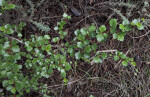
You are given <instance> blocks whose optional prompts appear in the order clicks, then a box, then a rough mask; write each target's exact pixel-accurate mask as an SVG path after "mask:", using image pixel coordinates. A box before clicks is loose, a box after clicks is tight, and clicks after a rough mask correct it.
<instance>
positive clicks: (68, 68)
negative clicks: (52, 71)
mask: <svg viewBox="0 0 150 97" xmlns="http://www.w3.org/2000/svg"><path fill="white" fill-rule="evenodd" d="M70 69H71V65H70V64H69V63H66V64H65V70H67V71H69V70H70Z"/></svg>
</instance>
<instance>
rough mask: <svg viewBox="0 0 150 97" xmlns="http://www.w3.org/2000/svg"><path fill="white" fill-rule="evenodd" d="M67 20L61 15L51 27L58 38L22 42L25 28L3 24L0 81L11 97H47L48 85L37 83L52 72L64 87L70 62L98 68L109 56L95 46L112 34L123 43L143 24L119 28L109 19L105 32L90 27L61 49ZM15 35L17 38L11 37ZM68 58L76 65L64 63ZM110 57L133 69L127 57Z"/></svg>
mask: <svg viewBox="0 0 150 97" xmlns="http://www.w3.org/2000/svg"><path fill="white" fill-rule="evenodd" d="M8 6H9V7H8ZM14 7H15V5H12V4H7V3H5V2H4V4H2V8H1V10H5V9H13V8H14ZM69 19H71V17H70V16H68V15H67V14H66V13H64V14H63V18H62V20H61V21H60V22H58V23H57V26H56V27H54V30H55V31H56V33H58V34H59V36H57V37H50V36H49V35H47V34H46V35H44V36H35V35H33V34H32V35H31V38H29V39H22V32H21V30H22V29H23V27H24V26H25V23H24V22H20V24H19V25H10V24H4V25H3V26H1V27H0V37H1V38H0V60H1V61H0V81H1V82H2V85H3V87H4V88H6V90H8V91H10V92H11V93H12V95H18V97H19V96H20V95H23V94H24V93H29V92H30V91H39V92H41V93H43V95H45V96H46V93H47V89H46V88H47V84H45V83H42V82H39V81H40V79H42V78H47V79H48V78H50V76H51V75H52V74H53V70H54V69H55V70H57V71H59V72H60V75H61V77H62V79H63V81H64V84H67V82H68V79H67V72H68V71H69V70H70V69H71V65H72V63H73V62H75V63H76V62H77V61H79V60H84V61H85V62H88V63H89V64H91V62H94V63H95V64H98V63H102V62H103V60H104V59H106V58H107V56H108V53H109V52H105V51H104V52H102V51H99V50H98V44H99V43H101V42H105V41H106V40H107V38H108V37H111V34H112V37H113V39H117V40H118V41H124V37H125V35H126V32H128V31H132V28H133V27H134V26H136V27H137V29H138V30H143V29H144V26H143V25H142V23H140V21H139V20H136V19H135V20H133V21H132V22H131V23H129V22H127V21H123V22H122V24H119V25H118V23H117V20H116V19H111V20H110V21H109V25H110V28H106V26H105V25H101V26H100V27H99V28H96V26H95V25H94V24H92V25H91V26H89V28H88V29H87V28H80V29H77V30H75V31H74V37H73V39H72V41H68V42H66V43H64V44H63V45H61V44H60V43H59V41H60V40H62V39H64V38H65V37H66V36H67V32H65V31H64V27H65V24H66V23H67V21H68V20H69ZM109 29H110V33H109V31H108V30H109ZM47 31H49V30H47ZM15 34H17V36H15V37H12V36H13V35H15ZM91 39H95V40H97V42H96V43H92V42H91V41H90V40H91ZM52 43H53V44H52ZM68 56H70V57H72V58H73V59H75V61H70V60H67V58H68ZM113 56H114V60H115V61H118V60H120V59H122V65H123V66H128V64H129V63H130V64H132V65H133V66H135V65H136V63H135V62H134V61H133V58H130V57H127V56H126V55H125V54H123V53H122V52H119V51H117V50H116V51H115V53H114V55H113ZM91 96H92V95H91ZM46 97H48V96H46Z"/></svg>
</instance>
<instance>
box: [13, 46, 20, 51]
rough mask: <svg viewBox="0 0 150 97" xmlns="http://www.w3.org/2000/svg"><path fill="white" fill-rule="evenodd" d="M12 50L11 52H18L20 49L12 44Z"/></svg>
mask: <svg viewBox="0 0 150 97" xmlns="http://www.w3.org/2000/svg"><path fill="white" fill-rule="evenodd" d="M12 51H13V52H19V51H20V48H19V46H17V45H15V46H13V47H12Z"/></svg>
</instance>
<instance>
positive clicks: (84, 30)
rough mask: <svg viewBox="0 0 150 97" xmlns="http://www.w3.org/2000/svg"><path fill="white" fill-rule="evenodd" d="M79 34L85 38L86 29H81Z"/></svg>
mask: <svg viewBox="0 0 150 97" xmlns="http://www.w3.org/2000/svg"><path fill="white" fill-rule="evenodd" d="M80 32H81V34H82V35H84V36H85V35H86V34H87V29H86V28H81V29H80Z"/></svg>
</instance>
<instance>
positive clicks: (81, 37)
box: [77, 35, 85, 41]
mask: <svg viewBox="0 0 150 97" xmlns="http://www.w3.org/2000/svg"><path fill="white" fill-rule="evenodd" d="M77 39H78V40H80V41H83V40H84V39H85V36H83V35H79V36H77Z"/></svg>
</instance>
